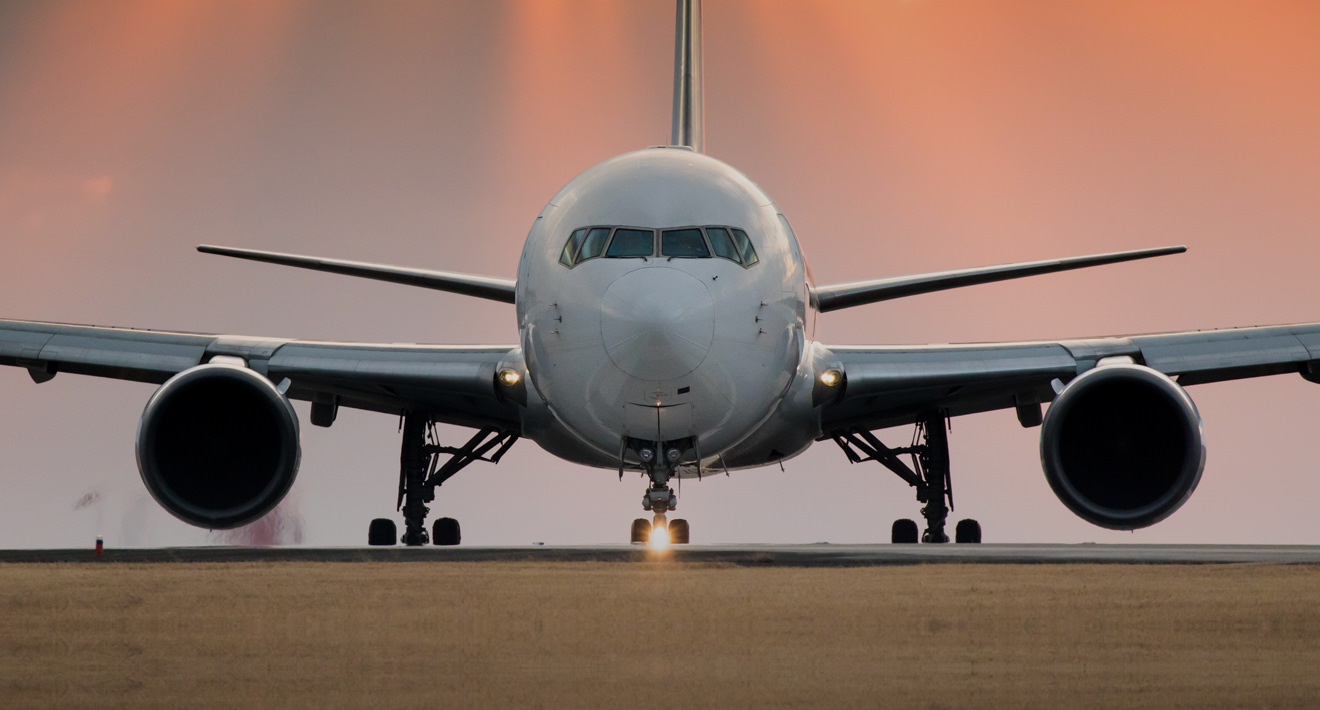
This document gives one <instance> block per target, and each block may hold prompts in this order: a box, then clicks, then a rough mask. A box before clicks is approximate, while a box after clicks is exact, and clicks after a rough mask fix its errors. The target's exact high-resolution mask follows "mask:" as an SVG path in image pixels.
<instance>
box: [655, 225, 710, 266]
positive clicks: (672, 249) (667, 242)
mask: <svg viewBox="0 0 1320 710" xmlns="http://www.w3.org/2000/svg"><path fill="white" fill-rule="evenodd" d="M660 256H682V257H688V258H692V259H708V258H710V249H709V248H707V246H706V240H705V239H703V238H702V236H701V230H700V229H696V228H693V229H666V230H665V231H663V232H661V233H660Z"/></svg>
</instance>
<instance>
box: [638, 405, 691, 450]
mask: <svg viewBox="0 0 1320 710" xmlns="http://www.w3.org/2000/svg"><path fill="white" fill-rule="evenodd" d="M623 426H624V432H625V433H626V434H627V435H628V436H630V437H632V438H634V439H642V440H646V441H673V440H676V439H682V438H684V437H687V436H691V435H692V404H691V403H683V404H672V405H667V406H666V405H661V406H656V405H654V404H650V405H647V404H625V405H623Z"/></svg>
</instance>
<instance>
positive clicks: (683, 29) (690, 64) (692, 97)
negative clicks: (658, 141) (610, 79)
mask: <svg viewBox="0 0 1320 710" xmlns="http://www.w3.org/2000/svg"><path fill="white" fill-rule="evenodd" d="M701 94H702V92H701V0H678V20H677V22H676V23H675V27H674V128H673V132H672V133H671V135H670V138H669V144H670V145H681V146H687V147H688V148H691V149H692V150H695V151H697V152H698V153H700V152H702V150H703V149H704V147H705V138H704V136H703V135H702V134H703V133H704V132H705V131H704V124H705V116H704V114H703V112H702V107H701Z"/></svg>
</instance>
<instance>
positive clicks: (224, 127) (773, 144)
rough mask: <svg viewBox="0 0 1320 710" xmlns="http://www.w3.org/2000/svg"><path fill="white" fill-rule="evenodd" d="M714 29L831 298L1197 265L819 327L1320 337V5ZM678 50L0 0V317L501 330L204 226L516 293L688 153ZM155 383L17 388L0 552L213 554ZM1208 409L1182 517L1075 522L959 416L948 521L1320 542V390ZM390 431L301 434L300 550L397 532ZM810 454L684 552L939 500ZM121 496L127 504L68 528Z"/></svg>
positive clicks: (757, 22)
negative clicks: (644, 182) (160, 504)
mask: <svg viewBox="0 0 1320 710" xmlns="http://www.w3.org/2000/svg"><path fill="white" fill-rule="evenodd" d="M705 19H706V22H705V56H706V72H707V74H706V107H707V116H706V131H707V148H708V151H709V152H710V153H711V154H713V155H715V156H716V157H719V158H721V159H723V160H726V161H727V162H729V163H731V164H733V165H735V166H737V167H739V168H740V169H742V170H743V171H744V172H746V173H747V174H748V175H749V176H750V177H751V178H752V179H753V180H756V181H757V182H759V183H760V184H761V185H762V186H763V187H764V188H765V189H766V190H767V191H768V192H769V193H770V194H771V195H772V196H773V197H774V198H775V199H776V200H777V201H778V202H779V204H780V206H781V207H783V208H784V210H785V212H786V213H787V215H788V217H789V218H790V220H792V221H793V224H794V227H795V228H796V231H797V232H798V235H799V237H800V238H801V239H802V241H803V245H804V249H805V251H806V253H807V255H808V258H809V259H810V260H811V264H812V270H813V273H814V274H815V276H816V278H817V279H819V280H821V281H822V282H832V281H844V280H851V279H858V278H867V277H874V276H886V275H895V274H901V273H908V272H917V271H927V270H936V269H946V268H956V267H963V266H973V265H978V264H986V263H999V262H1005V261H1015V260H1028V259H1039V258H1047V257H1059V256H1069V255H1075V254H1084V253H1093V252H1103V251H1110V250H1117V249H1127V248H1138V247H1145V246H1159V245H1165V244H1186V245H1188V246H1189V247H1190V252H1189V253H1188V254H1187V255H1185V256H1180V257H1172V258H1166V259H1161V260H1156V261H1152V262H1149V263H1141V264H1131V265H1123V266H1115V267H1109V268H1104V269H1099V270H1095V271H1091V272H1085V273H1074V274H1067V275H1057V276H1050V277H1043V278H1040V279H1032V280H1024V281H1019V282H1013V283H1008V284H1000V285H994V286H985V287H979V288H975V289H968V290H963V291H957V292H950V293H944V294H938V295H931V296H924V297H919V298H914V299H911V300H907V301H901V302H895V303H886V304H878V305H875V306H870V307H864V308H858V309H853V310H849V311H844V312H838V313H831V314H829V315H828V316H826V317H824V318H822V319H821V332H820V333H819V335H820V336H821V337H822V338H823V339H824V340H826V341H828V342H838V343H904V342H951V341H975V340H1003V339H1026V338H1032V339H1037V338H1055V337H1069V336H1082V335H1105V334H1115V333H1124V332H1136V331H1156V330H1176V329H1186V328H1209V327H1224V326H1232V325H1244V324H1261V323H1275V322H1292V321H1308V320H1320V308H1316V307H1315V306H1314V304H1315V303H1316V302H1317V295H1320V292H1318V291H1317V285H1316V279H1315V277H1314V276H1313V273H1314V271H1315V269H1316V267H1315V264H1316V263H1318V262H1320V260H1318V259H1317V257H1320V240H1317V239H1316V238H1315V235H1316V231H1317V227H1318V226H1320V199H1317V194H1320V137H1317V135H1318V132H1317V129H1316V127H1317V126H1320V91H1317V87H1318V86H1320V43H1317V42H1316V41H1315V38H1316V37H1317V36H1320V5H1316V4H1315V3H1311V2H1302V1H1298V2H1270V1H1258V0H1256V1H1246V0H1243V1H1241V2H1202V1H1200V0H1189V1H1187V2H1173V1H1168V2H1160V3H1150V2H1145V1H1142V0H1103V1H1097V2H1067V3H1041V2H1036V1H1023V2H999V1H995V2H972V1H971V0H963V1H953V0H908V1H903V0H893V1H882V0H876V1H867V2H862V1H860V0H858V1H856V2H842V1H837V2H828V1H816V2H810V3H807V2H787V1H784V2H778V1H773V0H742V1H735V0H707V2H706V18H705ZM672 32H673V7H672V3H671V2H670V0H655V1H654V2H649V1H648V2H639V1H636V0H629V1H628V2H622V1H620V2H605V1H603V0H597V1H587V0H557V1H556V0H527V1H525V2H499V1H490V0H481V1H478V0H473V1H471V2H420V1H417V2H400V1H395V2H382V3H372V4H358V3H314V2H290V1H283V0H260V1H247V2H244V1H235V0H206V1H200V0H196V1H194V0H187V1H183V2H179V1H176V0H156V1H139V2H134V1H132V0H126V1H125V2H118V3H101V2H94V1H91V0H87V1H84V2H71V1H67V0H51V1H48V2H42V3H5V4H0V244H2V245H3V246H2V251H0V304H3V305H0V316H3V317H14V318H33V319H47V320H60V321H69V322H87V323H109V324H120V325H135V326H143V327H156V328H180V329H189V330H200V331H207V332H232V333H251V334H270V335H284V336H292V337H306V338H327V339H328V338H338V339H353V340H385V341H423V342H491V341H494V342H510V343H511V342H513V341H514V340H515V339H516V334H515V332H514V322H513V312H512V309H511V308H509V307H507V306H505V305H502V304H494V303H485V302H480V301H476V300H472V299H464V298H462V297H458V296H451V295H445V294H437V293H431V292H424V291H417V290H411V289H407V288H404V287H400V286H392V285H385V284H377V283H368V282H362V281H356V280H352V279H345V278H336V277H332V276H327V275H322V274H308V273H299V272H293V271H288V270H280V269H277V268H276V267H270V266H262V265H253V264H242V263H237V262H227V261H224V260H219V259H217V258H216V257H206V256H202V255H198V254H196V253H194V252H193V251H192V247H193V246H195V245H196V244H198V243H202V242H212V243H221V244H232V245H236V246H246V247H253V248H264V249H272V250H279V251H291V252H302V253H314V254H323V255H326V256H335V257H343V258H360V259H369V260H375V261H383V262H388V263H402V264H415V265H418V266H424V267H432V268H441V269H451V270H456V271H470V272H476V273H488V274H493V275H501V276H507V275H512V274H513V273H514V269H515V265H516V259H517V256H518V252H519V249H520V247H521V243H522V239H523V237H524V236H525V234H526V231H527V229H528V227H529V226H530V224H531V222H532V220H533V219H534V218H535V215H536V214H537V212H538V211H539V209H540V207H541V206H542V205H543V204H544V202H545V201H546V200H547V199H548V198H549V197H550V196H551V195H552V194H553V193H554V192H555V190H556V189H557V188H558V187H559V186H560V185H562V184H563V183H564V182H566V181H567V180H568V179H570V178H571V177H572V176H573V175H574V174H576V173H577V172H579V171H581V170H582V169H584V168H586V167H588V166H589V165H591V164H593V163H595V162H598V161H600V160H602V159H605V158H607V157H609V156H610V155H613V154H616V153H619V152H623V151H626V150H631V149H635V148H639V147H643V146H646V145H651V144H656V143H662V142H664V141H666V140H667V138H668V135H669V101H670V91H671V86H670V81H671V66H670V65H671V62H672V52H673V49H672ZM149 389H150V388H148V387H145V386H143V385H133V384H126V383H117V382H104V381H97V380H91V379H80V378H75V377H68V376H65V377H59V378H57V379H56V380H55V381H54V382H52V383H50V384H48V385H44V386H42V387H40V388H37V387H36V386H35V385H33V384H32V383H31V382H30V381H29V380H28V378H27V376H26V374H25V373H23V372H21V371H5V372H0V401H3V402H5V403H6V406H5V407H3V408H0V431H2V432H4V434H3V435H2V438H0V479H2V480H4V481H5V482H6V486H7V490H8V493H7V494H6V495H5V496H0V499H2V500H0V547H7V546H44V545H57V544H81V542H83V541H84V538H89V537H90V536H93V535H94V534H95V532H96V531H95V530H94V529H93V528H96V527H98V526H99V527H101V528H104V529H102V530H100V532H102V533H103V534H105V535H106V536H107V538H108V540H107V542H108V544H115V543H116V541H118V544H123V543H129V542H138V543H142V544H148V543H169V542H186V541H197V540H201V539H204V536H202V535H201V534H200V533H195V532H193V531H191V530H189V529H188V528H186V527H185V526H183V525H182V524H176V523H174V522H173V521H172V519H170V518H168V516H166V515H165V514H164V513H159V512H158V511H155V510H154V509H152V508H151V506H150V504H149V501H148V502H147V503H144V502H143V498H144V497H145V496H146V493H145V490H143V488H142V486H141V484H140V483H139V481H138V479H137V475H136V472H135V466H134V463H133V458H132V441H133V431H134V427H135V426H136V421H137V416H138V414H139V413H140V408H141V406H142V404H143V403H144V402H145V401H146V398H147V396H148V395H149V394H150V391H149ZM1191 393H1192V396H1193V397H1194V398H1195V399H1196V401H1197V403H1198V405H1199V406H1200V407H1201V411H1202V414H1203V416H1204V418H1205V423H1206V432H1207V437H1208V444H1209V446H1210V452H1209V463H1208V467H1207V470H1206V474H1205V477H1204V478H1203V482H1202V485H1201V488H1200V489H1199V490H1198V492H1197V494H1196V495H1195V496H1194V497H1193V498H1192V500H1191V502H1189V503H1188V504H1187V506H1186V507H1185V508H1184V509H1183V510H1182V511H1180V512H1179V513H1177V514H1176V515H1174V516H1173V517H1172V518H1171V519H1170V520H1168V521H1166V522H1164V523H1162V524H1160V525H1158V526H1156V527H1155V528H1153V529H1150V530H1147V531H1142V532H1138V533H1135V534H1131V535H1128V534H1115V533H1108V532H1105V531H1102V530H1099V529H1097V528H1093V527H1091V526H1089V525H1087V524H1086V523H1083V522H1081V521H1080V520H1078V519H1076V518H1074V517H1072V515H1071V514H1070V513H1068V512H1067V511H1066V509H1064V508H1063V506H1062V505H1061V504H1059V503H1058V502H1057V501H1055V500H1054V498H1053V495H1052V494H1051V493H1050V491H1049V489H1048V487H1047V486H1046V485H1045V482H1044V479H1043V476H1042V475H1041V473H1040V468H1039V463H1038V460H1037V453H1036V450H1037V449H1036V446H1037V431H1036V430H1031V431H1027V430H1022V429H1020V428H1019V427H1018V426H1017V424H1016V421H1015V419H1014V417H1013V416H1012V414H1011V413H998V414H988V415H981V416H977V417H971V418H966V419H960V420H958V421H956V422H955V423H954V435H953V452H952V454H953V458H954V464H955V467H956V468H955V474H954V475H955V479H954V485H955V495H956V499H955V500H956V502H957V503H958V504H959V506H958V510H957V513H956V514H957V515H968V516H974V517H977V518H979V519H981V521H982V524H983V526H984V528H985V530H986V539H987V540H1004V541H1022V540H1026V541H1046V540H1053V541H1080V540H1100V541H1111V540H1132V541H1146V542H1156V541H1198V540H1212V541H1228V542H1312V543H1316V542H1320V527H1318V526H1317V525H1316V524H1314V523H1313V522H1312V516H1311V509H1312V501H1313V500H1316V499H1320V483H1316V482H1315V480H1316V478H1315V476H1314V475H1313V471H1312V468H1313V465H1312V463H1311V462H1312V461H1313V460H1315V459H1317V458H1320V443H1317V442H1316V439H1315V437H1313V436H1311V435H1310V431H1311V429H1312V428H1313V425H1314V423H1315V422H1317V421H1320V392H1317V391H1315V390H1314V388H1312V387H1310V386H1308V385H1306V384H1305V383H1303V382H1302V381H1301V380H1300V379H1299V378H1291V377H1289V378H1271V379H1268V380H1259V381H1249V382H1241V383H1230V384H1223V385H1212V386H1207V387H1200V388H1194V389H1193V390H1191ZM303 414H304V415H305V412H303ZM305 420H306V419H305V416H304V422H305ZM395 424H396V422H394V421H392V420H390V418H388V417H381V416H377V415H367V414H353V413H348V414H345V415H343V416H341V419H340V422H339V423H338V424H337V425H336V426H335V428H334V429H332V430H329V431H326V430H321V429H313V428H312V427H310V426H305V431H304V459H303V461H304V463H303V470H302V473H301V474H300V477H299V482H298V484H297V486H296V488H295V492H296V500H297V503H298V509H299V511H300V512H301V514H302V516H303V518H304V519H305V522H306V538H305V539H306V540H307V541H308V542H311V543H313V544H356V543H359V542H361V538H362V536H363V535H364V534H365V528H366V524H367V520H368V519H369V518H371V517H374V516H378V515H388V514H391V511H392V505H393V491H394V489H393V486H394V481H395V479H396V473H395V471H394V466H395V465H396V462H397V435H396V432H395ZM908 435H909V434H908V432H906V431H903V432H892V433H890V438H892V439H894V440H895V441H898V440H903V441H905V440H906V438H907V437H908ZM786 468H787V471H786V472H784V473H781V472H779V470H778V469H777V468H776V469H773V470H769V469H767V470H766V471H764V472H753V473H748V474H743V475H741V476H735V477H734V478H733V479H731V480H727V481H726V480H719V481H708V482H704V483H703V484H701V485H689V486H688V490H687V492H686V495H684V497H683V499H682V505H681V508H680V511H681V512H682V513H683V514H684V516H685V517H688V518H689V519H690V520H692V524H693V529H694V536H695V537H694V539H700V540H703V541H735V540H755V541H781V540H782V541H815V540H832V541H838V542H848V541H853V542H860V541H871V540H883V539H886V538H887V531H888V526H889V522H890V521H891V520H892V519H893V518H895V517H904V516H915V515H916V512H917V506H916V504H915V503H914V502H913V501H912V499H911V497H910V492H909V491H908V489H907V488H906V487H905V486H904V485H903V484H901V483H900V482H898V481H897V480H896V479H893V477H892V476H890V475H889V474H887V473H884V472H883V471H882V470H881V469H880V467H878V466H875V467H870V468H868V467H866V466H849V465H848V464H847V463H846V460H845V459H844V458H843V457H842V455H841V454H840V453H839V452H838V451H837V450H835V449H833V448H832V447H830V446H823V445H822V446H818V447H816V448H814V449H813V450H812V451H811V452H809V453H808V454H807V455H805V456H803V457H801V458H799V459H797V460H794V461H791V462H789V463H788V464H787V467H786ZM1264 480H1269V481H1270V482H1271V483H1270V485H1269V487H1268V488H1267V487H1266V486H1265V485H1263V484H1262V483H1261V481H1264ZM93 488H95V489H99V490H103V491H105V492H106V495H105V496H104V499H103V500H104V502H103V504H102V505H103V507H104V510H103V511H102V512H101V513H98V515H100V516H101V518H102V519H101V520H100V521H99V522H98V521H96V520H93V519H92V514H91V513H88V512H87V511H78V512H74V511H73V510H72V508H73V503H74V502H75V501H77V500H78V499H79V498H81V497H82V495H83V494H84V493H86V492H87V491H88V490H90V489H93ZM642 488H643V487H642V484H641V483H640V481H636V480H625V482H624V483H622V484H620V483H617V482H616V481H614V479H613V477H612V474H609V473H608V472H592V471H589V470H587V469H579V468H576V467H573V466H570V465H568V464H564V463H561V462H558V461H556V460H554V459H552V458H551V457H549V456H548V455H546V454H543V453H541V452H540V451H539V449H537V448H536V447H535V446H534V445H531V444H529V443H525V442H524V443H522V444H520V445H519V446H517V447H515V449H514V450H513V452H512V453H511V454H510V455H509V457H507V458H506V459H505V463H504V464H502V465H500V466H499V467H495V468H491V467H485V468H472V469H469V470H468V471H467V472H465V473H464V474H463V475H462V476H459V477H457V478H456V479H454V481H453V482H451V483H450V484H447V485H446V486H445V488H444V489H443V490H442V491H441V497H442V504H441V505H440V507H439V508H438V511H439V512H443V513H445V514H453V515H456V516H457V517H459V518H460V519H462V521H463V523H464V530H465V539H468V540H470V541H472V542H474V543H491V544H505V543H507V544H514V543H524V542H530V541H532V540H545V541H547V542H598V541H612V540H617V539H621V535H622V531H623V530H625V528H626V526H627V524H628V521H629V520H631V518H632V517H635V514H636V513H637V512H638V511H639V508H638V506H637V499H638V497H639V496H640V495H641V492H642ZM547 499H548V500H555V501H558V502H559V507H558V509H557V510H547V509H545V508H542V507H536V506H534V505H533V502H535V501H542V500H547ZM125 511H130V512H131V513H132V515H131V516H130V517H131V519H133V520H135V521H139V520H140V521H146V522H142V523H140V524H137V523H135V525H136V527H134V526H125V524H124V523H122V522H121V519H122V518H124V514H125Z"/></svg>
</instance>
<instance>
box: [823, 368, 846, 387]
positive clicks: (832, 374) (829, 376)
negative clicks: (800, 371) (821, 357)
mask: <svg viewBox="0 0 1320 710" xmlns="http://www.w3.org/2000/svg"><path fill="white" fill-rule="evenodd" d="M840 382H843V373H842V372H839V371H838V370H826V371H824V372H822V373H820V383H821V384H822V385H825V386H826V387H833V386H835V385H837V384H839V383H840Z"/></svg>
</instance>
